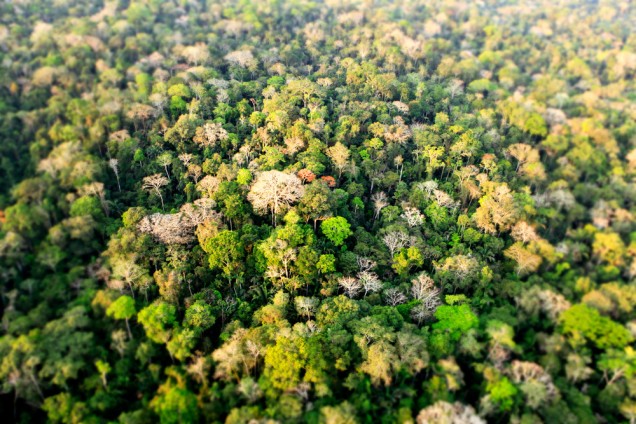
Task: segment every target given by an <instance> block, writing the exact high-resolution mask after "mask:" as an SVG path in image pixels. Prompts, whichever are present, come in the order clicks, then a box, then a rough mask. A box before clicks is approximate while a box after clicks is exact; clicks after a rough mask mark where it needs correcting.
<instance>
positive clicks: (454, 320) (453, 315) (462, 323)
mask: <svg viewBox="0 0 636 424" xmlns="http://www.w3.org/2000/svg"><path fill="white" fill-rule="evenodd" d="M435 318H437V322H436V323H434V324H433V329H434V330H436V331H438V332H443V333H447V334H448V335H449V336H450V338H451V340H454V341H458V340H459V338H460V337H461V336H462V335H463V334H464V333H466V332H467V331H468V330H470V329H471V328H474V327H476V326H477V325H478V324H479V320H478V319H477V315H475V314H474V313H473V312H472V311H471V310H470V306H468V305H458V306H451V305H442V306H440V307H439V308H437V311H435Z"/></svg>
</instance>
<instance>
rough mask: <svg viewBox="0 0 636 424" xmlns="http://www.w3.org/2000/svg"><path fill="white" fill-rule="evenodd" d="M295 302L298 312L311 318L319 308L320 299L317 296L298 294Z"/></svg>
mask: <svg viewBox="0 0 636 424" xmlns="http://www.w3.org/2000/svg"><path fill="white" fill-rule="evenodd" d="M294 304H295V305H296V311H297V312H298V314H299V315H301V316H303V317H305V318H306V319H309V318H311V317H312V316H314V315H315V314H316V309H318V305H320V299H318V298H317V297H305V296H296V298H295V299H294Z"/></svg>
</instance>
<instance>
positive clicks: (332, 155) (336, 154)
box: [327, 141, 351, 178]
mask: <svg viewBox="0 0 636 424" xmlns="http://www.w3.org/2000/svg"><path fill="white" fill-rule="evenodd" d="M350 155H351V153H350V152H349V149H347V147H346V146H345V145H344V144H342V143H341V142H339V141H338V142H337V143H336V144H334V145H333V146H332V147H330V148H328V149H327V156H329V159H331V161H332V162H333V164H334V165H335V166H336V169H337V170H338V178H340V177H342V171H343V170H344V169H345V168H346V167H347V165H348V163H349V156H350Z"/></svg>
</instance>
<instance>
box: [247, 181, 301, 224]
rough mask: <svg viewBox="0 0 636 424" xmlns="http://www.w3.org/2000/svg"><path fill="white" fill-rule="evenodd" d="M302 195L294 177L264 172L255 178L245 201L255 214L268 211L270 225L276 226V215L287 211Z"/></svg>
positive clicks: (298, 182)
mask: <svg viewBox="0 0 636 424" xmlns="http://www.w3.org/2000/svg"><path fill="white" fill-rule="evenodd" d="M303 193H304V187H303V184H302V182H301V181H300V179H299V178H298V177H297V176H296V175H294V174H287V173H284V172H280V171H266V172H263V173H261V174H260V175H259V176H258V177H257V178H256V181H255V182H254V184H253V185H252V188H251V190H250V192H249V193H248V195H247V199H248V200H249V201H250V203H252V206H253V207H254V210H255V211H256V212H257V213H260V214H263V213H267V212H268V211H269V212H270V213H271V214H272V224H273V225H274V226H276V215H277V214H279V213H281V212H283V211H285V210H287V209H289V207H290V206H291V205H292V204H293V203H295V202H296V201H298V199H300V198H301V196H302V195H303Z"/></svg>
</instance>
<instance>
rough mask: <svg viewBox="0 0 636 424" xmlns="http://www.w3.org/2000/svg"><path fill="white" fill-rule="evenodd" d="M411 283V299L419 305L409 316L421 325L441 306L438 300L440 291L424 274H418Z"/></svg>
mask: <svg viewBox="0 0 636 424" xmlns="http://www.w3.org/2000/svg"><path fill="white" fill-rule="evenodd" d="M411 282H412V286H411V295H412V296H413V299H416V300H419V304H418V305H416V306H415V307H414V308H413V309H412V310H411V316H412V317H413V319H414V320H415V321H417V322H418V323H420V324H421V323H422V322H424V321H425V320H427V319H429V318H430V317H432V316H433V314H435V311H436V310H437V308H438V307H439V306H440V305H441V304H442V301H441V300H440V295H441V290H440V289H438V288H437V287H435V282H434V281H433V279H432V278H431V277H429V276H428V275H427V274H426V273H425V272H422V273H421V274H419V275H418V276H417V277H415V278H414V279H413V280H412V281H411Z"/></svg>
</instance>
